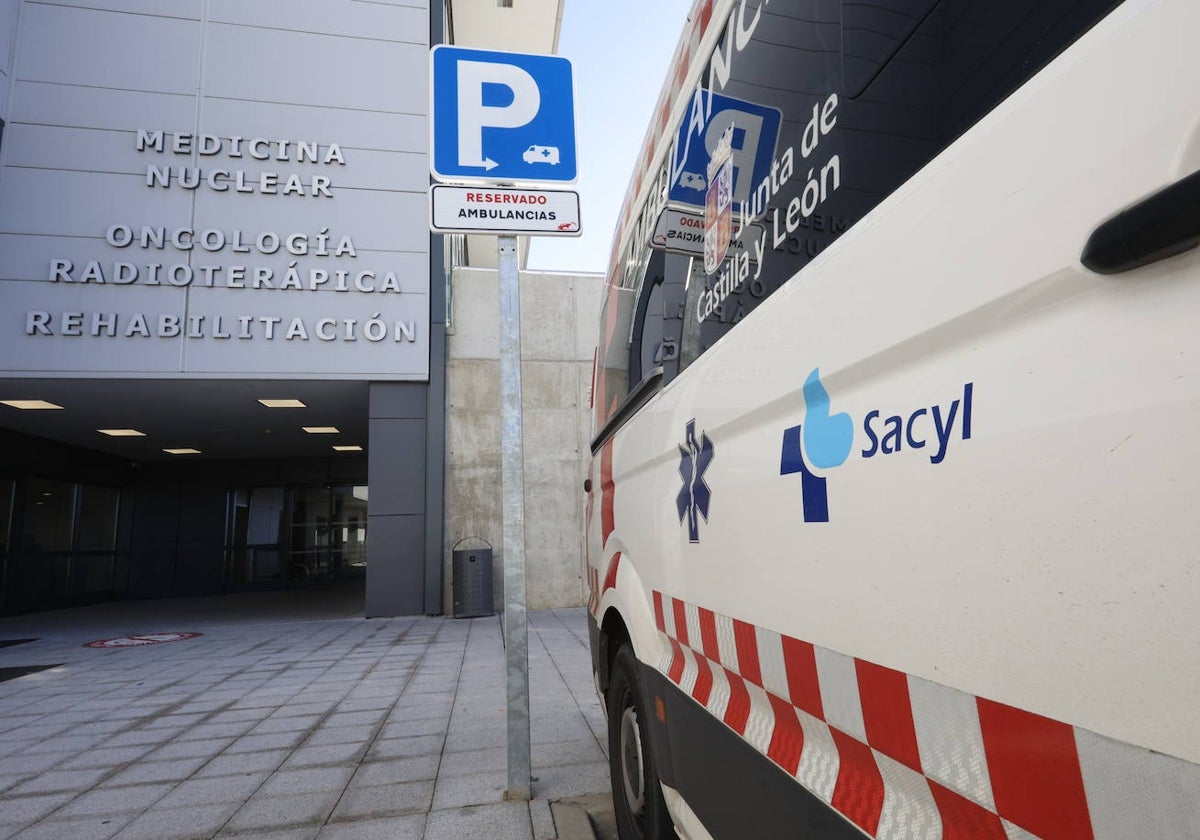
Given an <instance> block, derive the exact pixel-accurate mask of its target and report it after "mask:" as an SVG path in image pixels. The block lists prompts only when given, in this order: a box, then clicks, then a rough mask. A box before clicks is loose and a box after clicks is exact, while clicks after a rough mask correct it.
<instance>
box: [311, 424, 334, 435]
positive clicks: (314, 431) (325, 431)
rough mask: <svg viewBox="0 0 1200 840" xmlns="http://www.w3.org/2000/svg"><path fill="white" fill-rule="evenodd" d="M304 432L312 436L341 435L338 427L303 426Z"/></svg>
mask: <svg viewBox="0 0 1200 840" xmlns="http://www.w3.org/2000/svg"><path fill="white" fill-rule="evenodd" d="M301 428H303V429H304V431H306V432H308V433H309V434H310V435H336V434H341V432H339V431H338V427H337V426H303V427H301Z"/></svg>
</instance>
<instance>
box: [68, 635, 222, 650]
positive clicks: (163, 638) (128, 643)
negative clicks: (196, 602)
mask: <svg viewBox="0 0 1200 840" xmlns="http://www.w3.org/2000/svg"><path fill="white" fill-rule="evenodd" d="M199 635H200V634H199V633H140V634H138V635H136V636H120V637H118V638H116V639H100V640H98V641H95V642H88V643H87V644H86V645H84V647H86V648H125V647H141V646H143V645H160V644H162V643H163V642H181V641H183V640H184V639H194V638H195V637H196V636H199Z"/></svg>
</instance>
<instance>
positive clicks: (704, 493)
mask: <svg viewBox="0 0 1200 840" xmlns="http://www.w3.org/2000/svg"><path fill="white" fill-rule="evenodd" d="M685 444H686V445H685V446H680V447H679V477H680V478H682V479H683V489H682V490H680V491H679V495H678V496H677V497H676V498H675V506H676V508H677V509H678V511H679V521H680V522H683V520H684V519H685V518H686V519H687V524H688V542H694V543H698V542H700V517H701V516H703V517H704V521H705V522H707V521H708V504H709V502H710V501H711V500H712V491H711V490H710V489H709V487H708V483H707V482H705V480H704V471H705V470H707V469H708V465H709V464H711V463H712V459H713V454H714V452H713V444H712V441H711V440H709V438H708V435H706V434H704V433H703V432H701V433H700V440H696V421H695V420H689V421H688V424H687V434H686V436H685Z"/></svg>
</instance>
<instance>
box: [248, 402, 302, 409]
mask: <svg viewBox="0 0 1200 840" xmlns="http://www.w3.org/2000/svg"><path fill="white" fill-rule="evenodd" d="M259 402H260V403H262V404H263V405H265V406H266V407H267V408H308V406H306V405H305V404H304V403H302V402H300V400H259Z"/></svg>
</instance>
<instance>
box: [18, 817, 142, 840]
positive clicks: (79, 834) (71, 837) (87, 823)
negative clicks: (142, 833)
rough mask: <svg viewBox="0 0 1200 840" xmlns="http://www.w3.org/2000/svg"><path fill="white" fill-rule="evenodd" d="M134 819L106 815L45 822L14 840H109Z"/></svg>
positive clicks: (25, 831) (23, 832)
mask: <svg viewBox="0 0 1200 840" xmlns="http://www.w3.org/2000/svg"><path fill="white" fill-rule="evenodd" d="M131 818H132V815H131V814H106V815H97V816H87V817H76V818H75V819H69V820H57V819H54V820H43V821H42V822H40V823H38V824H37V825H34V826H31V827H29V828H27V829H25V830H24V831H22V832H21V833H20V834H17V835H16V836H15V837H14V840H108V838H110V837H115V836H116V835H117V833H118V832H120V831H121V829H122V828H123V827H124V826H125V824H126V823H128V822H129V820H130V819H131Z"/></svg>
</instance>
